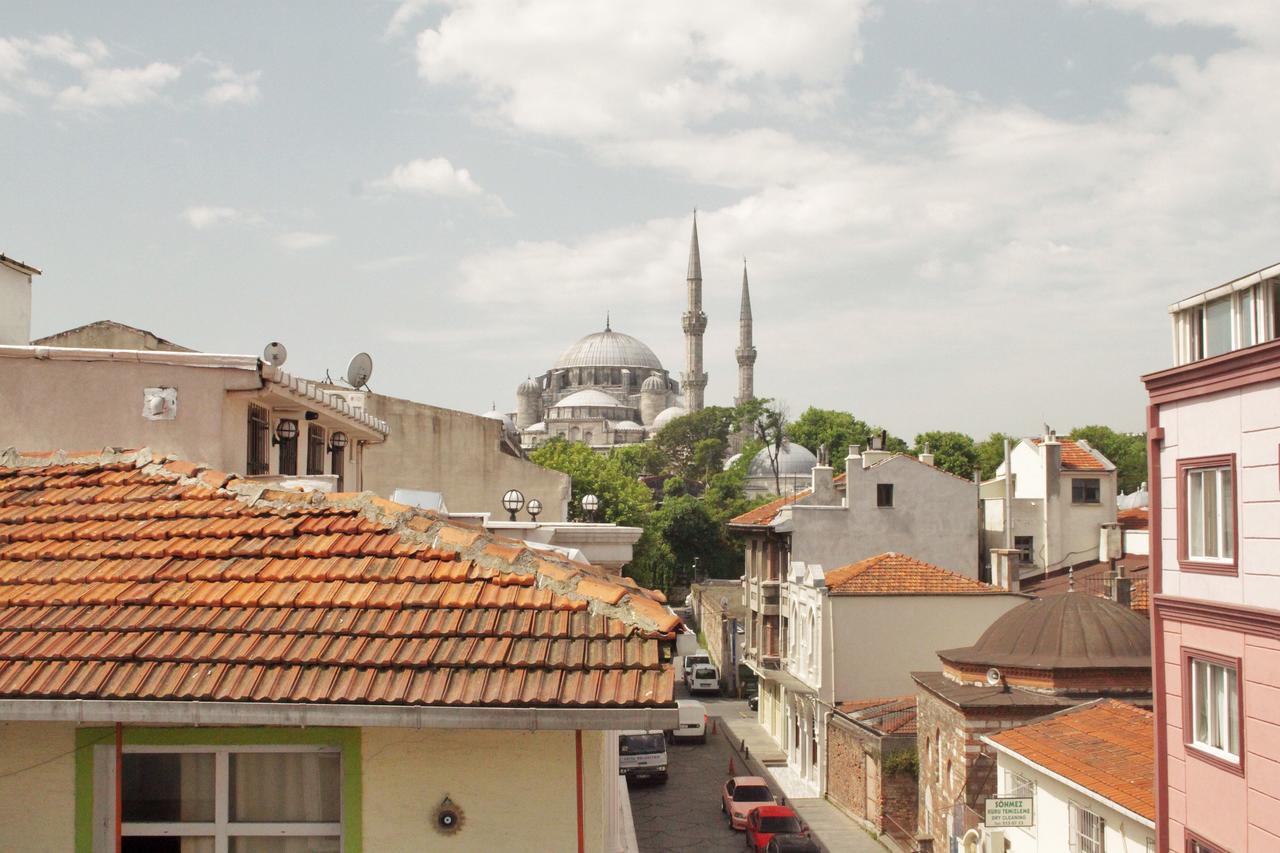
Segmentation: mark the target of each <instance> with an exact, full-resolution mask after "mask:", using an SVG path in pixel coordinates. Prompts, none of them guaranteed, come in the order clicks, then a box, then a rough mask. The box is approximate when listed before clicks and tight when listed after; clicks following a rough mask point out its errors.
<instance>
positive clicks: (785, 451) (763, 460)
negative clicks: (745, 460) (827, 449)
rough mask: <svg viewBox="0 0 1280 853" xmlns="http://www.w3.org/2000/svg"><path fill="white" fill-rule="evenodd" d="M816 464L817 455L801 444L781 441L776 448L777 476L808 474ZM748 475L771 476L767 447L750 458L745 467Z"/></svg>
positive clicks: (771, 467) (771, 470)
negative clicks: (779, 445)
mask: <svg viewBox="0 0 1280 853" xmlns="http://www.w3.org/2000/svg"><path fill="white" fill-rule="evenodd" d="M817 464H818V457H816V456H814V455H813V453H811V452H810V451H809V448H807V447H805V446H804V445H803V444H796V443H795V442H793V441H788V442H785V443H783V445H782V447H781V448H780V449H779V450H778V476H780V477H787V476H797V475H803V476H806V477H807V476H809V474H810V473H812V472H813V466H815V465H817ZM747 476H748V477H772V476H773V466H772V465H771V464H769V448H767V447H766V448H764V449H763V450H761V451H760V452H759V453H757V454H756V455H755V458H754V459H752V460H751V465H749V466H748V467H747Z"/></svg>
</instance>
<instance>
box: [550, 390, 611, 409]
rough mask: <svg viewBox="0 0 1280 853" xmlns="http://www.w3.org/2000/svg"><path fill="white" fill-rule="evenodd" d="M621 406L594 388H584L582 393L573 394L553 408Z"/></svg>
mask: <svg viewBox="0 0 1280 853" xmlns="http://www.w3.org/2000/svg"><path fill="white" fill-rule="evenodd" d="M621 405H622V403H619V402H618V401H617V400H615V399H614V398H613V397H611V396H610V395H608V394H606V393H605V392H603V391H597V390H596V389H594V388H584V389H583V390H581V391H575V392H573V393H572V394H570V395H569V396H568V397H565V398H564V399H563V400H561V401H559V402H558V403H556V404H555V405H553V406H552V408H553V409H558V408H560V407H561V406H615V407H616V406H621Z"/></svg>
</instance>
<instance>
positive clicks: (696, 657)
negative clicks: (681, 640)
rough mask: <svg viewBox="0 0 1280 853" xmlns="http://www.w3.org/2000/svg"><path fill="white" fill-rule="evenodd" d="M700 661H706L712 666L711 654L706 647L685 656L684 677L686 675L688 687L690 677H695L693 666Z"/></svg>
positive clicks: (685, 680) (685, 681)
mask: <svg viewBox="0 0 1280 853" xmlns="http://www.w3.org/2000/svg"><path fill="white" fill-rule="evenodd" d="M700 663H705V664H707V665H708V666H710V664H711V655H710V654H709V653H708V652H707V650H706V649H698V650H697V651H696V652H694V653H693V654H691V655H685V656H684V674H683V677H684V683H685V686H686V687H688V686H689V679H690V678H691V677H693V668H694V667H695V666H697V665H698V664H700Z"/></svg>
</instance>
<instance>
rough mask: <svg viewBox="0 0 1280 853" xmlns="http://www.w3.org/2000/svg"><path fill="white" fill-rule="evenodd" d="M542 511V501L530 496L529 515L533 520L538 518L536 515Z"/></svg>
mask: <svg viewBox="0 0 1280 853" xmlns="http://www.w3.org/2000/svg"><path fill="white" fill-rule="evenodd" d="M541 512H542V501H540V500H538V499H537V498H532V499H530V501H529V517H530V518H532V519H533V520H534V521H537V520H538V515H539V514H541Z"/></svg>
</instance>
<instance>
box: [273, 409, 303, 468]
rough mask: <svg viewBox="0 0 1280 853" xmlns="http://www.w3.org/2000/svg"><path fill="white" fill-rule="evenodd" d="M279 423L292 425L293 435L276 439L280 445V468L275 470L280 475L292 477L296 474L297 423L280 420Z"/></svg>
mask: <svg viewBox="0 0 1280 853" xmlns="http://www.w3.org/2000/svg"><path fill="white" fill-rule="evenodd" d="M280 423H291V424H293V435H291V436H289V437H288V438H277V439H276V441H277V442H279V444H280V467H279V468H278V469H277V470H278V471H279V472H280V473H281V474H284V475H287V476H294V475H296V474H297V473H298V422H297V421H294V420H281V421H280ZM277 434H278V433H277Z"/></svg>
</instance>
